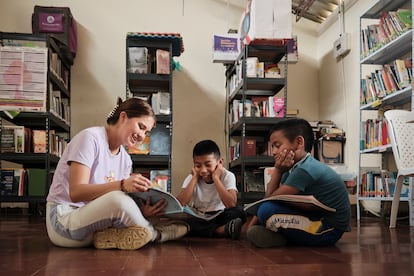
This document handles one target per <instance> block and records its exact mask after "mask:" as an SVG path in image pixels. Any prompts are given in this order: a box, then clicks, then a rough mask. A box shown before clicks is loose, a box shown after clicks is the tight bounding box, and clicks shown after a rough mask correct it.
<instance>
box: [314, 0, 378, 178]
mask: <svg viewBox="0 0 414 276" xmlns="http://www.w3.org/2000/svg"><path fill="white" fill-rule="evenodd" d="M348 2H349V1H348ZM353 2H355V4H354V5H352V6H351V7H350V8H349V9H346V11H345V13H344V14H345V24H344V27H345V32H347V33H350V35H351V51H350V53H349V54H348V55H347V56H345V57H344V58H343V59H339V60H336V59H335V58H334V57H333V50H332V49H333V42H334V41H335V40H336V39H337V38H339V34H340V28H339V25H338V22H335V23H334V24H333V25H332V26H330V27H329V28H327V29H326V30H325V31H324V32H323V33H321V34H320V35H319V37H318V61H319V66H318V72H319V81H318V83H319V85H320V91H319V99H320V101H319V104H320V109H319V111H320V112H319V118H320V119H330V120H332V121H334V122H335V123H336V124H337V126H338V127H340V128H343V129H344V130H345V132H346V138H347V140H346V146H345V163H346V165H347V166H348V167H349V168H350V169H351V170H352V171H353V172H355V173H357V172H358V166H359V161H358V156H359V125H360V123H359V91H360V89H359V83H360V81H359V80H360V76H359V51H360V50H359V17H360V15H361V14H362V12H363V11H365V10H366V9H367V8H368V7H369V6H370V5H371V4H372V3H373V2H374V1H372V0H359V1H353Z"/></svg>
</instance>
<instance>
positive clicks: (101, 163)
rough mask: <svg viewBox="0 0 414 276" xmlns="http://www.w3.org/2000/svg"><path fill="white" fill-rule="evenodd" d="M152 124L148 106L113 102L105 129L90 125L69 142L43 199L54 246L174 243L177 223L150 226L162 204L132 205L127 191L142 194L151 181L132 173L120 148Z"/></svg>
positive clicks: (181, 231) (180, 230) (182, 228)
mask: <svg viewBox="0 0 414 276" xmlns="http://www.w3.org/2000/svg"><path fill="white" fill-rule="evenodd" d="M154 124H155V116H154V112H153V110H152V109H151V106H150V105H149V104H148V103H147V102H145V101H143V100H141V99H137V98H130V99H128V100H126V101H124V102H122V100H121V99H119V98H118V104H117V105H116V106H115V108H114V109H113V110H112V111H111V113H110V114H109V116H108V118H107V125H106V126H105V127H103V126H100V127H90V128H87V129H85V130H83V131H81V132H80V133H78V134H77V135H76V136H75V137H73V138H72V139H71V142H70V143H69V144H68V146H67V147H66V149H65V151H64V152H63V155H62V157H61V159H60V161H59V163H58V165H57V168H56V171H55V174H54V177H53V181H52V185H51V187H50V191H49V195H48V197H47V209H46V226H47V232H48V235H49V238H50V240H51V241H52V243H54V244H55V245H57V246H63V247H82V246H89V245H91V244H92V242H93V244H94V245H95V247H96V248H100V249H107V248H119V249H138V248H140V247H142V246H144V245H145V244H147V243H148V242H150V241H158V242H164V241H167V240H171V239H178V238H181V237H182V236H184V235H185V234H186V233H187V232H188V225H186V224H185V223H183V222H170V223H163V224H161V223H159V224H156V225H152V224H151V223H150V222H149V221H148V219H149V218H151V217H155V216H158V215H160V214H162V212H163V209H164V208H165V207H166V202H164V201H159V202H157V203H156V204H154V205H151V204H150V203H149V201H148V202H145V203H144V202H141V203H140V206H137V204H136V203H135V201H134V200H133V199H132V198H131V197H130V196H128V195H127V194H126V193H128V192H143V191H146V190H147V189H148V188H149V187H150V186H151V182H150V180H149V179H147V178H146V177H144V176H142V175H140V174H132V175H131V168H132V161H131V158H130V156H129V154H128V153H127V152H126V150H125V149H124V147H123V145H127V146H133V145H135V144H136V143H139V142H141V141H143V140H144V138H145V136H146V135H148V134H149V133H150V131H151V129H152V127H153V126H154Z"/></svg>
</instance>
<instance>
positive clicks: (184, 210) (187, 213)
mask: <svg viewBox="0 0 414 276" xmlns="http://www.w3.org/2000/svg"><path fill="white" fill-rule="evenodd" d="M129 195H130V196H131V197H132V198H133V199H134V200H135V201H138V199H143V200H144V201H145V200H146V199H147V198H148V197H151V204H155V203H156V202H157V201H159V200H161V199H165V200H166V201H167V203H168V205H167V207H166V208H165V210H164V212H165V213H164V216H165V217H168V218H173V219H182V220H185V219H189V218H198V219H202V220H212V219H213V218H215V217H217V216H218V215H219V214H220V213H222V212H223V211H222V210H221V211H217V212H216V213H214V214H206V213H203V212H200V211H198V210H197V209H195V208H193V207H190V206H188V205H186V206H182V205H181V203H180V202H179V201H178V199H177V198H176V197H175V196H173V195H172V194H171V193H169V192H165V191H162V190H159V189H156V188H150V189H148V190H147V191H146V192H135V193H129Z"/></svg>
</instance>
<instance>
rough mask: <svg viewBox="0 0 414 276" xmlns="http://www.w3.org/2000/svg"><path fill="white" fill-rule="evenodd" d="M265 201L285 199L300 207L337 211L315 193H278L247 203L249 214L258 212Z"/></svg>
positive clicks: (246, 208) (245, 208) (246, 209)
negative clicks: (320, 199)
mask: <svg viewBox="0 0 414 276" xmlns="http://www.w3.org/2000/svg"><path fill="white" fill-rule="evenodd" d="M265 201H284V202H288V203H292V205H294V206H296V207H298V208H300V209H304V210H307V209H310V208H311V207H317V208H319V209H321V210H324V211H328V212H336V210H335V209H334V208H331V207H329V206H326V205H325V204H323V203H321V202H320V201H318V200H317V199H316V198H315V197H314V196H313V195H277V196H272V197H268V198H264V199H261V200H258V201H256V202H253V203H251V204H248V205H246V207H244V210H245V211H246V212H247V213H249V214H254V215H255V214H256V213H257V209H258V208H259V206H260V204H261V203H263V202H265Z"/></svg>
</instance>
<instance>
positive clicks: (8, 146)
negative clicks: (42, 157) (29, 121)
mask: <svg viewBox="0 0 414 276" xmlns="http://www.w3.org/2000/svg"><path fill="white" fill-rule="evenodd" d="M47 135H49V153H50V154H54V155H56V156H59V157H60V156H62V153H63V151H64V149H65V148H66V146H67V144H68V142H67V137H64V136H63V135H62V134H58V133H56V132H55V130H50V131H49V133H47V132H46V130H38V129H33V130H32V129H30V128H27V127H24V126H16V125H3V126H2V129H1V140H0V141H1V143H0V152H1V153H6V152H14V153H30V152H33V153H46V152H47Z"/></svg>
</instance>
